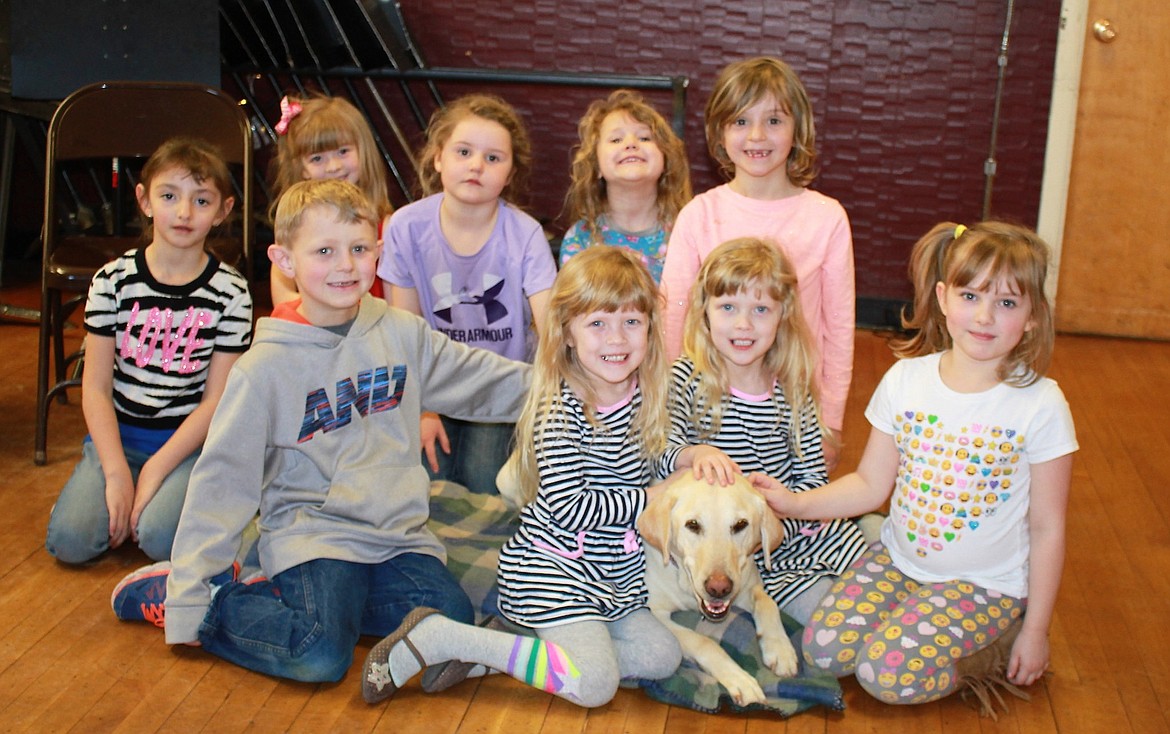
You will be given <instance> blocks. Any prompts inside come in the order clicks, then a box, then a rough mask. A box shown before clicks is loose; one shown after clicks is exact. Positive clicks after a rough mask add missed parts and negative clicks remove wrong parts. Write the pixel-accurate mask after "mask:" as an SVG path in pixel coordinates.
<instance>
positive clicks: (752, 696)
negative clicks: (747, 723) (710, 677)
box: [719, 666, 767, 706]
mask: <svg viewBox="0 0 1170 734" xmlns="http://www.w3.org/2000/svg"><path fill="white" fill-rule="evenodd" d="M719 684H720V685H722V686H723V687H724V688H726V689H727V692H728V693H730V694H731V698H732V700H733V701H735V703H736V705H738V706H748V705H750V704H753V703H761V704H762V703H766V702H767V699H766V698H764V689H763V688H761V687H760V682H759V681H757V680H756V679H755V678H754V677H752V676H751V675H750V674H749V673H748V672H747V671H746V670H744V669H742V668H739V667H738V666H737V669H736V670H735V671H726V674H725V675H724V676H723V677H721V678H720V679H719Z"/></svg>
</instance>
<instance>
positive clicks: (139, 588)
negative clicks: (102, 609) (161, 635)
mask: <svg viewBox="0 0 1170 734" xmlns="http://www.w3.org/2000/svg"><path fill="white" fill-rule="evenodd" d="M170 575H171V562H170V561H159V562H158V563H154V564H151V565H149V566H144V567H142V568H140V569H138V570H137V571H134V572H133V573H131V574H130V575H128V576H127V577H126V578H124V579H122V580H121V581H119V582H118V585H117V586H115V587H114V593H113V594H112V595H111V596H110V606H112V607H113V608H114V616H115V617H117V618H118V619H121V620H123V621H134V622H150V623H151V624H153V625H154V626H155V627H162V626H163V614H164V612H165V609H166V607H165V604H164V602H165V601H166V598H167V577H168V576H170Z"/></svg>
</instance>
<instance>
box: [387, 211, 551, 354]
mask: <svg viewBox="0 0 1170 734" xmlns="http://www.w3.org/2000/svg"><path fill="white" fill-rule="evenodd" d="M442 200H443V194H434V195H432V196H428V197H427V198H425V199H422V200H421V201H416V202H414V203H413V204H409V205H407V206H404V207H402V208H401V209H399V210H398V211H396V212H394V214H393V216H391V217H390V226H389V229H388V230H387V232H386V233H385V240H386V241H385V244H384V249H383V253H382V258H381V260H380V261H379V263H378V277H380V278H382V279H383V280H385V281H387V282H389V283H392V284H393V285H397V286H401V287H403V288H414V289H415V290H416V291H417V292H418V300H419V305H420V307H421V309H422V316H423V318H424V319H426V320H427V322H428V323H429V324H430V325H431V327H432V328H434V329H436V330H438V331H441V332H443V333H444V334H446V335H447V336H449V337H451V338H452V339H454V340H455V341H458V342H463V343H464V344H469V345H471V346H475V347H481V348H483V349H488V350H490V351H493V352H495V353H496V354H501V355H503V356H505V357H509V358H511V359H516V360H522V361H530V358H531V354H532V352H533V349H534V347H535V334H534V333H531V322H532V317H531V313H530V311H529V308H528V296H530V295H532V294H535V293H540V292H541V291H544V290H548V289H549V288H551V287H552V283H553V279H554V278H556V274H557V270H556V263H554V262H553V257H552V249H551V248H550V247H549V243H548V239H547V238H546V237H545V235H544V230H543V229H542V228H541V226H540V223H539V222H537V221H536V220H535V219H533V218H532V217H530V216H528V215H527V214H525V213H524V212H522V211H520V210H519V209H516V208H515V207H513V206H512V205H510V204H508V203H507V202H505V201H504V200H503V199H501V200H500V209H499V216H497V217H496V227H495V229H494V230H493V231H492V233H491V236H490V237H488V240H487V242H485V243H484V246H483V247H482V248H480V250H479V252H477V253H476V254H474V255H470V256H464V255H458V254H456V253H455V252H454V251H452V250H451V246H450V245H449V244H448V243H447V239H446V237H444V236H443V230H442V227H440V226H439V204H440V203H441V202H442Z"/></svg>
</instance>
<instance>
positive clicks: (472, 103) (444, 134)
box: [414, 94, 532, 205]
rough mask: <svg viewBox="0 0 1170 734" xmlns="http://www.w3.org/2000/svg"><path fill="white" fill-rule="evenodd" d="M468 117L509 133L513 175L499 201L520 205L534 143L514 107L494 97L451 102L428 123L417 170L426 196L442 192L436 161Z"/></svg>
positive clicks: (487, 95) (416, 163)
mask: <svg viewBox="0 0 1170 734" xmlns="http://www.w3.org/2000/svg"><path fill="white" fill-rule="evenodd" d="M468 117H479V118H482V119H484V120H490V121H491V122H494V123H496V124H498V125H500V126H501V127H503V128H504V130H506V131H507V132H508V137H509V138H510V139H511V141H512V173H511V175H510V176H509V177H508V183H507V184H505V185H504V190H503V191H501V192H500V198H502V199H504V200H506V201H508V202H510V203H512V204H517V205H519V204H520V203H521V202H519V201H518V197H519V196H520V195H521V194H523V193H524V192H525V191H526V187H527V186H528V174H529V172H530V171H531V170H532V143H531V142H530V141H529V139H528V130H527V128H525V127H524V120H523V119H521V117H520V113H519V112H517V111H516V108H514V107H513V106H512V105H510V104H508V103H507V102H505V101H504V100H502V99H500V98H499V97H496V96H495V95H491V94H469V95H467V96H465V97H459V98H458V99H456V100H454V101H452V102H449V103H448V104H446V105H444V106H443V107H440V108H438V109H437V110H435V112H434V114H432V115H431V119H430V122H429V123H428V124H427V141H426V143H425V144H424V145H423V147H422V150H420V151H419V152H418V156H417V157H416V158H415V161H414V167H415V172H416V173H417V174H418V182H419V186H421V187H422V194H423V196H430V195H431V194H437V193H439V192H440V191H442V190H443V181H442V178H441V177H440V175H439V172H438V171H436V170H435V158H436V157H437V156H438V155H439V153H441V152H442V151H443V146H444V145H446V144H447V141H449V140H450V139H451V134H452V133H454V132H455V127H456V126H457V125H458V124H459V123H461V122H463V121H464V120H466V119H467V118H468Z"/></svg>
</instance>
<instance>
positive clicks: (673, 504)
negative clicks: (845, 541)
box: [638, 473, 797, 706]
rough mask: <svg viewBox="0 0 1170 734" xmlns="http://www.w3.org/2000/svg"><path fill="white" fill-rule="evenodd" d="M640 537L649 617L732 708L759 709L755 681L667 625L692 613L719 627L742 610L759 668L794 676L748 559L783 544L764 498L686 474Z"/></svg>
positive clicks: (654, 506) (710, 645) (772, 605)
mask: <svg viewBox="0 0 1170 734" xmlns="http://www.w3.org/2000/svg"><path fill="white" fill-rule="evenodd" d="M638 530H639V531H640V532H641V533H642V538H643V539H645V541H646V582H647V585H648V586H649V587H650V611H652V612H653V613H654V615H655V616H656V617H657V618H658V619H659V620H660V621H661V622H662V623H663V624H665V625H666V626H667V628H668V629H670V631H671V632H673V633H674V635H675V637H677V638H678V641H679V643H680V644H681V645H682V650H683V655H684V656H686V657H687V658H690V659H691V660H694V661H695V662H696V663H697V664H698V665H699V667H700V668H702V669H703V670H705V671H707V672H708V673H710V674H711V675H712V676H714V677H715V679H716V680H717V681H719V683H720V684H721V685H722V686H723V687H724V688H726V689H727V692H728V693H730V694H731V697H732V698H734V699H735V702H736V703H737V704H739V705H741V706H743V705H747V704H751V703H763V702H764V692H763V689H761V688H760V684H759V682H758V681H757V680H756V679H755V678H754V677H753V676H752V675H751V674H749V673H748V672H747V671H745V670H744V669H743V668H741V667H739V665H738V664H736V663H735V661H734V660H732V659H731V657H730V656H729V655H728V654H727V653H726V652H724V651H723V648H721V647H720V646H719V644H718V643H717V642H716V641H715V640H713V639H711V638H710V637H707V636H706V635H703V634H702V633H699V632H695V631H694V630H691V629H687V628H686V627H683V626H681V625H678V624H675V623H674V622H673V621H672V620H671V618H670V615H671V613H672V612H674V611H677V610H684V609H692V610H697V611H698V612H699V613H700V614H702V615H703V616H704V617H705V618H706V619H708V620H709V621H711V622H721V621H723V620H724V619H725V618H726V617H727V613H728V611H729V610H730V609H731V607H732V606H736V607H740V608H741V609H746V610H748V611H750V612H751V614H752V619H754V620H755V625H756V636H757V637H759V640H760V651H761V653H762V654H763V659H764V663H765V664H766V665H767V666H768V667H769V668H771V669H772V671H773V672H774V673H776V675H779V676H782V677H788V676H791V675H794V674H795V673H796V668H797V661H796V651H795V650H794V649H793V648H792V643H791V642H790V641H789V640H788V635H786V634H785V633H784V626H783V624H782V623H781V622H780V610H779V609H778V608H777V607H776V602H775V601H773V600H772V598H771V597H770V596H768V593H767V592H766V591H765V590H764V587H763V584H762V583H761V581H760V573H759V571H758V570H757V569H756V563H755V560H754V559H753V555H754V553H755V551H756V549H757V548H760V547H761V546H763V547H765V548H767V549H768V551H769V552H770V551H772V550H775V548H776V547H777V546H778V545H780V542H781V541H782V540H783V538H784V528H783V526H782V525H781V524H780V521H779V520H777V519H776V516H775V515H773V514H772V512H771V510H770V509H769V508H768V506H767V504H765V502H764V499H763V497H761V496H760V495H759V493H757V492H756V491H755V490H754V489H752V487H751V485H750V484H749V483H748V481H747V480H746V479H744V478H743V477H742V476H740V477H737V478H736V481H735V483H734V484H732V485H731V486H727V487H720V486H719V485H711V484H708V483H707V482H706V481H705V480H702V479H695V478H694V477H692V476H690V474H689V473H687V475H686V476H685V477H682V478H679V479H677V480H675V481H674V482H673V483H672V484H671V486H670V487H669V488H668V489H667V490H666V491H665V492H663V493H662V494H661V495H659V496H658V497H657V498H655V499H654V501H653V502H651V503H650V504H649V505H647V507H646V509H645V511H643V513H642V515H641V517H640V518H639V519H638Z"/></svg>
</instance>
